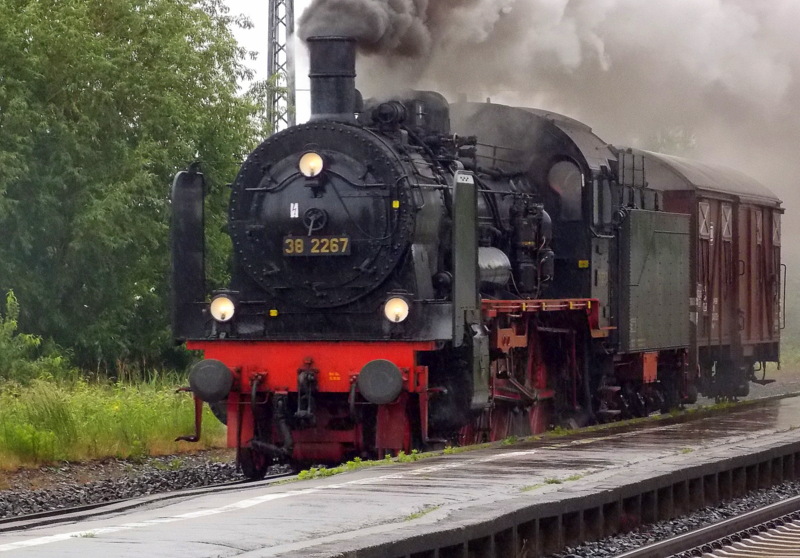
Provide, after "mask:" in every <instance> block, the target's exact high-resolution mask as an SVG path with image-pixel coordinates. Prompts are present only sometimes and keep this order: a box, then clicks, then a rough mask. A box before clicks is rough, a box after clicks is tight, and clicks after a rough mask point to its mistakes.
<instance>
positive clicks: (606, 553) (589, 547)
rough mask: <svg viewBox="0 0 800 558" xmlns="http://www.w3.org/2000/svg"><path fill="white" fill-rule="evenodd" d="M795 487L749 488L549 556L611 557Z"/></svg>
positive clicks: (773, 499)
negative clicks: (674, 516) (689, 511)
mask: <svg viewBox="0 0 800 558" xmlns="http://www.w3.org/2000/svg"><path fill="white" fill-rule="evenodd" d="M798 491H800V482H797V481H791V482H786V483H783V484H780V485H776V486H774V487H772V488H769V489H765V490H757V491H754V492H751V493H750V494H748V495H747V496H745V497H744V498H739V499H736V500H731V501H728V502H724V503H722V504H720V505H718V506H708V507H705V508H702V509H700V510H698V511H696V512H694V513H692V514H690V515H687V516H683V517H680V518H677V519H672V520H669V521H660V522H658V523H654V524H653V525H645V526H642V527H640V528H638V529H636V530H635V531H631V532H630V533H624V534H620V535H614V536H613V537H608V538H605V539H602V540H600V541H597V542H590V543H586V544H582V545H580V546H577V547H574V548H568V549H566V550H565V551H564V552H562V553H559V554H553V555H551V557H550V558H586V557H593V558H612V557H614V556H617V555H618V554H622V553H623V552H628V551H629V550H635V549H637V548H641V547H643V546H646V545H648V544H652V543H655V542H659V541H663V540H666V539H669V538H671V537H675V536H677V535H681V534H683V533H688V532H689V531H694V530H697V529H700V528H701V527H706V526H708V525H712V524H714V523H718V522H720V521H724V520H726V519H730V518H732V517H736V516H738V515H742V514H744V513H747V512H750V511H753V510H756V509H758V508H763V507H764V506H768V505H770V504H775V503H777V502H780V501H783V500H786V499H787V498H794V497H795V496H797V495H798V493H800V492H798Z"/></svg>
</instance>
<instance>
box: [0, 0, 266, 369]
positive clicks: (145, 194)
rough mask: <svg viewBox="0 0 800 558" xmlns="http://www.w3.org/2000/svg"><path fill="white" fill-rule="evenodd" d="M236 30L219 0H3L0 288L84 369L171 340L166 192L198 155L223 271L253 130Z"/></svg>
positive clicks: (26, 321) (26, 319) (140, 354)
mask: <svg viewBox="0 0 800 558" xmlns="http://www.w3.org/2000/svg"><path fill="white" fill-rule="evenodd" d="M236 24H245V25H246V24H247V22H241V21H237V20H236V19H235V18H233V17H231V16H229V15H228V13H227V10H226V9H225V8H224V5H223V4H222V3H221V2H220V1H219V0H204V1H202V2H196V1H191V0H0V231H2V235H0V292H5V291H6V290H8V289H13V290H14V292H15V293H16V295H17V297H18V299H19V303H20V308H21V314H20V326H21V328H22V329H23V330H25V331H29V332H31V333H35V334H39V335H42V336H45V337H49V338H52V339H54V340H55V341H56V342H58V343H59V344H61V345H62V346H66V347H69V348H71V349H72V351H73V353H74V354H75V356H76V357H77V359H78V361H79V363H81V364H83V365H89V364H97V363H99V364H108V363H111V362H114V361H115V360H118V359H131V358H135V359H140V358H141V359H145V358H152V357H155V356H158V355H161V354H162V351H164V349H165V347H166V346H167V345H168V334H167V315H168V312H167V311H166V308H167V306H166V292H167V281H166V272H167V269H168V258H167V248H166V245H167V237H168V216H169V197H168V192H169V185H170V182H171V177H172V175H173V174H174V173H175V172H176V170H179V169H180V168H182V167H184V166H186V165H187V164H188V163H190V162H191V161H192V160H194V159H195V158H199V159H200V160H201V161H202V162H203V163H204V168H205V169H206V170H207V171H208V172H207V176H208V178H209V185H210V192H209V194H210V195H209V204H210V205H211V206H212V207H211V211H210V212H209V213H210V215H213V216H214V219H216V220H217V222H216V225H215V226H212V227H210V228H209V230H210V233H209V234H210V236H211V238H209V246H210V247H211V248H212V252H213V253H212V256H211V257H210V259H209V265H210V271H211V273H212V275H217V276H219V275H221V274H223V273H224V271H223V270H222V268H221V262H222V261H223V258H224V256H223V255H222V251H223V249H224V247H225V241H224V240H223V237H222V233H221V222H220V221H219V219H221V216H222V215H224V209H223V206H224V199H225V196H226V194H225V192H224V188H223V187H222V185H223V184H224V183H225V182H229V181H230V180H231V179H232V178H233V175H234V174H235V169H236V166H237V164H238V162H239V161H241V157H242V155H243V153H244V152H246V151H247V150H248V149H249V148H250V147H252V145H253V143H254V142H255V140H256V135H258V133H259V132H261V131H263V130H260V129H259V122H258V121H257V115H258V114H259V110H260V107H258V105H257V103H256V102H255V100H254V98H252V97H248V96H247V95H240V94H238V92H237V79H238V78H241V77H243V76H245V75H246V73H247V70H246V68H245V67H244V66H243V63H242V62H243V60H244V57H245V55H246V54H247V53H245V52H244V51H243V50H242V49H241V48H239V47H238V45H237V43H236V41H235V39H234V37H233V35H232V32H231V27H232V26H233V25H236Z"/></svg>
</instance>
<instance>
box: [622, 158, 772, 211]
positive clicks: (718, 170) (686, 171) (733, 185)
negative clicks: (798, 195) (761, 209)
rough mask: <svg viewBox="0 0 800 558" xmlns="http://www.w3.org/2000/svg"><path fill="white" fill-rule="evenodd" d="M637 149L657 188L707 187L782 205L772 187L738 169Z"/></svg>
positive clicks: (652, 183) (646, 173)
mask: <svg viewBox="0 0 800 558" xmlns="http://www.w3.org/2000/svg"><path fill="white" fill-rule="evenodd" d="M633 151H634V153H639V154H641V155H643V156H644V160H645V175H646V179H647V183H648V185H649V186H650V187H651V188H654V189H656V190H705V191H708V192H715V193H721V194H729V195H735V196H739V197H742V198H750V199H753V200H755V201H758V202H761V203H767V204H769V205H780V204H781V200H780V198H778V196H776V195H775V194H774V193H773V192H772V191H771V190H770V189H769V188H767V187H766V186H764V185H763V184H761V183H760V182H758V181H757V180H755V179H753V178H750V177H749V176H747V175H746V174H744V173H742V172H739V171H737V170H734V169H731V168H728V167H724V166H721V165H709V164H707V163H701V162H699V161H693V160H690V159H684V158H683V157H675V156H674V155H664V154H663V153H654V152H652V151H641V150H636V149H635V150H633Z"/></svg>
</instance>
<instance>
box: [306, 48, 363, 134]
mask: <svg viewBox="0 0 800 558" xmlns="http://www.w3.org/2000/svg"><path fill="white" fill-rule="evenodd" d="M306 42H307V43H308V53H309V58H310V72H309V74H308V77H309V78H310V80H311V120H339V121H344V122H354V121H355V116H354V113H355V110H356V40H355V39H354V38H352V37H309V38H308V39H306Z"/></svg>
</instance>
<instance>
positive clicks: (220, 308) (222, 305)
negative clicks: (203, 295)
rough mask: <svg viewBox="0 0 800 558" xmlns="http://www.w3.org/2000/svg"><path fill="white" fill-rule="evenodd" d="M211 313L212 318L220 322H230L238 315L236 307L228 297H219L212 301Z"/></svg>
mask: <svg viewBox="0 0 800 558" xmlns="http://www.w3.org/2000/svg"><path fill="white" fill-rule="evenodd" d="M210 311H211V316H212V317H213V318H214V319H215V320H217V321H218V322H229V321H230V320H231V319H232V318H233V315H234V314H235V313H236V305H235V304H234V303H233V300H231V299H230V298H228V297H227V296H225V295H219V296H216V297H214V300H212V301H211V308H210Z"/></svg>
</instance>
